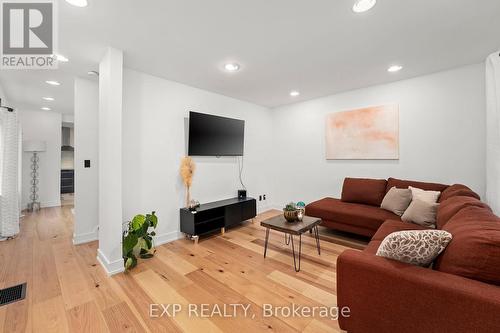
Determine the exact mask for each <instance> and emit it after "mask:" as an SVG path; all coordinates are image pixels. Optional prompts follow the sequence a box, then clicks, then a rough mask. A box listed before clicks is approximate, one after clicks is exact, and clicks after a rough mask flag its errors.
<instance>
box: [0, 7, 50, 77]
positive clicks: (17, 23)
mask: <svg viewBox="0 0 500 333" xmlns="http://www.w3.org/2000/svg"><path fill="white" fill-rule="evenodd" d="M1 17H2V34H1V36H2V42H1V44H2V61H1V67H2V69H51V68H54V69H55V68H56V66H57V61H56V59H55V58H54V56H53V55H54V49H55V42H56V38H55V31H56V29H55V24H54V23H55V21H54V19H55V3H54V2H53V1H52V0H45V1H44V0H41V1H36V2H29V1H22V2H21V1H14V0H3V1H2V3H1Z"/></svg>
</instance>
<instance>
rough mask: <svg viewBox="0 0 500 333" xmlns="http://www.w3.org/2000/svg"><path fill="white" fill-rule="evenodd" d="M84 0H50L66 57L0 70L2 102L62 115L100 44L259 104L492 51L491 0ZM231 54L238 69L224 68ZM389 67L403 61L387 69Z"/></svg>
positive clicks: (497, 23) (495, 9) (497, 24)
mask: <svg viewBox="0 0 500 333" xmlns="http://www.w3.org/2000/svg"><path fill="white" fill-rule="evenodd" d="M88 1H89V6H88V7H86V8H77V7H73V6H71V5H69V4H67V3H66V2H65V1H62V0H60V1H59V4H60V5H59V25H60V29H59V30H60V31H59V45H60V53H61V54H64V55H65V56H67V57H68V58H70V62H69V63H64V64H61V65H60V69H58V70H44V71H40V70H39V71H33V70H32V71H13V70H10V71H5V70H4V71H1V72H0V83H1V84H2V86H3V87H4V89H5V90H6V93H7V96H8V97H9V98H10V99H11V101H12V102H13V103H11V104H15V105H16V106H17V107H20V108H31V109H39V108H40V107H41V106H42V105H52V106H53V109H54V110H55V111H58V112H62V113H72V112H73V110H72V106H73V77H74V76H86V73H87V71H88V70H95V69H97V67H98V65H97V64H98V61H99V60H100V57H101V56H102V54H103V52H104V48H105V47H106V46H113V47H116V48H119V49H122V50H123V51H124V54H125V66H126V67H128V68H132V69H136V70H140V71H143V72H146V73H150V74H153V75H156V76H159V77H163V78H166V79H169V80H173V81H178V82H182V83H185V84H188V85H191V86H194V87H199V88H202V89H206V90H209V91H213V92H217V93H220V94H224V95H227V96H231V97H234V98H238V99H241V100H246V101H250V102H253V103H256V104H260V105H263V106H268V107H275V106H278V105H283V104H288V103H293V102H296V101H301V100H306V99H311V98H315V97H320V96H325V95H329V94H333V93H336V92H340V91H346V90H350V89H355V88H360V87H366V86H370V85H374V84H380V83H386V82H391V81H395V80H401V79H405V78H409V77H414V76H418V75H423V74H428V73H432V72H436V71H440V70H445V69H449V68H453V67H458V66H462V65H466V64H471V63H478V62H481V61H484V59H485V58H486V56H487V55H488V54H489V53H491V52H494V51H495V50H498V48H499V47H500V38H499V34H498V32H499V31H500V1H499V0H482V1H473V0H439V1H436V0H419V1H414V0H378V3H377V5H376V6H375V8H374V9H373V10H371V11H369V12H367V13H363V14H355V13H353V12H352V5H353V3H354V0H309V1H305V0H252V1H249V0H210V1H207V0H177V1H175V0H149V1H138V0H105V1H103V0H88ZM229 61H235V62H238V63H239V64H241V66H242V68H241V70H240V71H239V72H237V73H232V74H230V73H226V72H224V71H223V70H222V67H223V65H224V63H225V62H229ZM396 63H397V64H402V65H403V66H404V69H403V70H402V71H401V72H399V73H388V72H387V68H388V67H389V65H391V64H396ZM51 79H55V80H59V81H61V82H62V86H60V87H52V86H48V85H47V84H45V83H44V81H45V80H51ZM291 90H299V91H300V92H301V95H300V96H299V97H296V98H292V97H290V96H289V92H290V91H291ZM42 96H52V97H55V98H56V101H55V102H44V101H43V100H42V99H41V98H42Z"/></svg>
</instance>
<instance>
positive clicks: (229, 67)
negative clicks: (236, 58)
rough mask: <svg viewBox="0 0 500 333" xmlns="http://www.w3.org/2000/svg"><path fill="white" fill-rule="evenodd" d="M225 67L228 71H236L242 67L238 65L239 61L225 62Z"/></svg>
mask: <svg viewBox="0 0 500 333" xmlns="http://www.w3.org/2000/svg"><path fill="white" fill-rule="evenodd" d="M224 68H225V69H226V71H228V72H236V71H238V70H239V69H240V65H238V64H237V63H229V64H225V65H224Z"/></svg>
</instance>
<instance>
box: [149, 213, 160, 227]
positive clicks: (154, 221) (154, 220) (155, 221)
mask: <svg viewBox="0 0 500 333" xmlns="http://www.w3.org/2000/svg"><path fill="white" fill-rule="evenodd" d="M150 221H151V226H152V227H153V228H155V229H156V226H157V225H158V217H157V216H156V215H155V212H153V213H152V214H151V215H150Z"/></svg>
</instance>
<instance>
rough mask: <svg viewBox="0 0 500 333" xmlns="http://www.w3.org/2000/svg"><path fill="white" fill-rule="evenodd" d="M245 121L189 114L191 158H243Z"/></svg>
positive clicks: (189, 153) (189, 150)
mask: <svg viewBox="0 0 500 333" xmlns="http://www.w3.org/2000/svg"><path fill="white" fill-rule="evenodd" d="M244 136H245V121H243V120H238V119H231V118H224V117H218V116H213V115H209V114H204V113H197V112H190V113H189V143H188V155H189V156H243V142H244Z"/></svg>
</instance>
